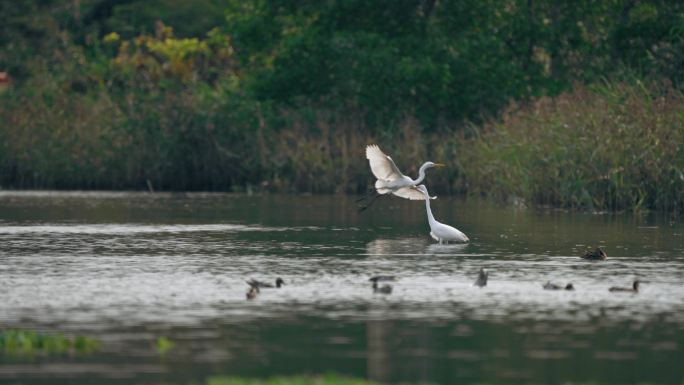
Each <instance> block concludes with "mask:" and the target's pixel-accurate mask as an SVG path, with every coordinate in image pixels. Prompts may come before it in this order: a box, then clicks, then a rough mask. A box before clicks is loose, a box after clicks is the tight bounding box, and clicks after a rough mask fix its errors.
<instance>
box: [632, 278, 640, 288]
mask: <svg viewBox="0 0 684 385" xmlns="http://www.w3.org/2000/svg"><path fill="white" fill-rule="evenodd" d="M640 283H641V282H640V281H639V280H638V279H635V280H634V283H633V284H632V288H633V289H634V291H639V284H640Z"/></svg>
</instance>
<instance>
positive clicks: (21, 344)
mask: <svg viewBox="0 0 684 385" xmlns="http://www.w3.org/2000/svg"><path fill="white" fill-rule="evenodd" d="M100 345H101V343H100V341H98V340H96V339H94V338H90V337H84V336H71V337H70V336H65V335H64V334H61V333H41V332H36V331H29V330H21V329H5V330H0V352H2V354H6V355H32V354H63V353H77V354H88V353H92V352H95V351H96V350H98V349H99V348H100Z"/></svg>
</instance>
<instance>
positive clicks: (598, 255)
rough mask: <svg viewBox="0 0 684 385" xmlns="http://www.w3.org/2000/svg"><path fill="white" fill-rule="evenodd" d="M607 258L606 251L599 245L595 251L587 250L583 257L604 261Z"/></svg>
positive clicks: (589, 259)
mask: <svg viewBox="0 0 684 385" xmlns="http://www.w3.org/2000/svg"><path fill="white" fill-rule="evenodd" d="M606 258H608V255H607V254H606V252H605V251H603V250H601V248H600V247H597V248H596V250H593V251H587V252H586V253H584V255H582V259H586V260H588V261H603V260H605V259H606Z"/></svg>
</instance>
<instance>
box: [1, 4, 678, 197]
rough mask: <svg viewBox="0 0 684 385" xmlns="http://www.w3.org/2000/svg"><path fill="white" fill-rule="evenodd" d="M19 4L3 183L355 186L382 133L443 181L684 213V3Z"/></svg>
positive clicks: (5, 62)
mask: <svg viewBox="0 0 684 385" xmlns="http://www.w3.org/2000/svg"><path fill="white" fill-rule="evenodd" d="M0 10H1V11H2V12H0V26H1V27H0V72H4V71H6V72H7V73H8V74H9V76H10V77H11V83H9V84H10V85H9V86H7V84H5V85H3V87H4V88H3V89H4V92H2V93H0V121H2V122H3V123H2V125H0V186H1V187H2V188H59V189H69V188H71V189H73V188H78V189H147V188H148V186H149V187H151V188H154V189H157V190H159V189H161V190H215V191H242V190H244V189H245V188H249V186H252V187H253V188H257V189H262V190H267V191H307V192H326V193H334V192H347V193H355V192H359V191H363V190H365V187H366V184H367V183H368V182H369V181H370V180H371V178H370V175H369V173H368V170H367V165H366V161H365V159H364V157H363V148H364V146H365V144H367V143H370V142H377V143H379V144H381V146H382V147H383V149H385V150H386V151H387V152H388V153H390V154H392V155H393V157H394V158H395V160H396V161H397V163H399V164H400V165H401V166H402V169H403V170H405V171H406V172H409V173H415V172H416V170H415V169H411V168H409V166H415V165H418V164H420V163H422V161H424V160H426V159H428V158H429V159H431V160H434V161H443V162H446V163H448V164H449V166H450V167H449V170H448V171H447V172H440V173H434V175H431V176H430V178H431V185H433V186H435V187H434V189H435V193H443V192H445V191H447V190H448V191H451V192H459V193H464V194H474V195H484V196H488V197H493V198H498V199H503V200H509V199H523V200H525V201H527V202H529V203H543V204H552V205H561V206H568V207H583V208H593V209H625V208H651V209H662V210H673V211H680V210H681V209H682V207H684V206H683V203H684V195H683V194H682V186H683V185H682V183H683V182H682V174H681V172H682V170H681V169H680V168H679V164H681V161H682V150H680V147H681V146H682V145H683V144H684V136H682V128H681V127H682V124H681V123H682V121H683V119H684V118H683V117H682V116H683V115H684V112H683V109H684V107H683V106H682V102H681V101H682V94H681V87H682V80H684V67H683V64H682V63H684V60H682V59H683V56H682V55H684V4H680V3H678V2H667V1H640V2H632V1H619V0H612V1H595V0H583V1H578V2H572V3H567V4H561V3H559V2H556V1H550V0H535V1H528V0H498V1H474V0H473V1H434V0H402V1H394V0H393V1H377V2H367V1H361V0H345V1H328V2H317V1H303V2H302V1H291V0H277V1H265V0H253V1H237V0H235V1H234V0H198V1H194V2H186V1H180V0H164V1H162V0H153V1H142V0H129V1H125V2H116V1H110V0H82V1H78V2H72V1H66V0H41V1H38V0H26V1H22V2H5V3H3V5H2V6H0ZM399 150H401V152H399ZM677 162H679V163H677Z"/></svg>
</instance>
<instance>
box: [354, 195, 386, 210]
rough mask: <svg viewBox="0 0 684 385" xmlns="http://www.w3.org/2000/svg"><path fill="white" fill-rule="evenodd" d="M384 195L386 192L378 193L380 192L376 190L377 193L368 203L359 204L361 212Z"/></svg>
mask: <svg viewBox="0 0 684 385" xmlns="http://www.w3.org/2000/svg"><path fill="white" fill-rule="evenodd" d="M383 195H385V194H380V193H378V192H377V191H376V192H375V195H373V196H372V197H371V199H370V201H369V202H368V204H366V205H359V212H363V211H366V209H367V208H369V207H371V205H372V204H373V202H375V200H376V199H378V197H381V196H383Z"/></svg>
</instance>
